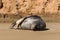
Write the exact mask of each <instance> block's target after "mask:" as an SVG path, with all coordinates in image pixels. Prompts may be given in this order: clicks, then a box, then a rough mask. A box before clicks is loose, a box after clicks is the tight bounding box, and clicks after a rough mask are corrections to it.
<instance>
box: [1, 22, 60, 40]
mask: <svg viewBox="0 0 60 40" xmlns="http://www.w3.org/2000/svg"><path fill="white" fill-rule="evenodd" d="M9 25H10V23H0V40H60V23H47V28H49V30H46V31H31V30H14V29H9Z"/></svg>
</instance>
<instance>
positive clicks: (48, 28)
mask: <svg viewBox="0 0 60 40" xmlns="http://www.w3.org/2000/svg"><path fill="white" fill-rule="evenodd" d="M47 30H50V29H49V28H46V29H42V30H33V31H47Z"/></svg>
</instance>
